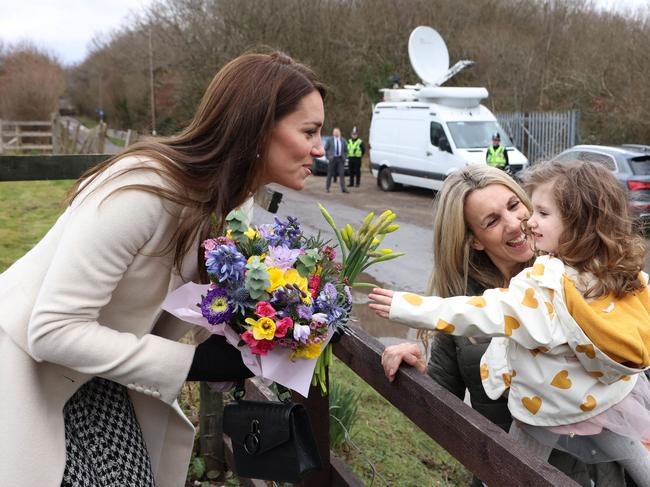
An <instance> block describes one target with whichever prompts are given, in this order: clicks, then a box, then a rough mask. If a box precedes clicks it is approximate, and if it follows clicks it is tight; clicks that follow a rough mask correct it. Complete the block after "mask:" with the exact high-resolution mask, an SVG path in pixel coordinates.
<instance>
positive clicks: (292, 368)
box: [161, 282, 332, 397]
mask: <svg viewBox="0 0 650 487" xmlns="http://www.w3.org/2000/svg"><path fill="white" fill-rule="evenodd" d="M209 287H210V285H209V284H196V283H194V282H188V283H187V284H184V285H183V286H181V287H179V288H178V289H176V290H175V291H172V292H171V293H170V294H168V295H167V297H166V298H165V300H164V301H163V303H162V306H161V307H162V309H164V310H165V311H167V312H169V313H171V314H172V315H174V316H176V317H177V318H179V319H181V320H183V321H187V322H188V323H192V324H194V325H199V326H202V327H204V328H208V329H209V330H210V331H211V332H212V333H213V334H216V335H225V337H226V340H228V343H230V344H231V345H232V346H234V347H236V348H237V349H238V350H239V351H240V352H241V354H242V359H243V361H244V364H245V365H246V367H248V368H249V369H250V371H251V372H252V373H253V374H255V375H256V376H257V377H261V378H262V379H264V380H266V381H267V382H268V381H272V382H277V383H278V384H282V385H283V386H284V387H286V388H288V389H291V390H294V391H296V392H298V393H299V394H300V395H302V396H303V397H307V395H308V394H309V387H310V385H311V379H312V377H313V375H314V369H315V368H316V360H317V359H315V358H313V359H297V360H295V361H292V360H291V359H289V354H290V351H289V350H287V349H286V348H284V347H275V348H274V349H273V350H271V351H269V353H268V354H267V355H254V354H252V353H251V352H250V350H249V349H248V348H247V347H246V346H245V345H244V346H243V347H237V344H238V343H239V341H240V338H239V335H238V334H237V333H236V332H235V331H234V330H233V329H232V328H230V327H229V326H226V324H225V323H222V324H220V325H216V326H213V325H210V324H209V323H208V320H206V319H205V318H204V317H203V315H202V314H201V309H200V308H199V307H198V306H197V302H198V301H200V299H201V295H204V294H206V293H207V292H208V289H209ZM331 337H332V333H331V332H330V333H329V334H328V336H327V339H326V340H325V341H324V342H323V347H325V346H326V345H327V344H328V343H329V340H330V338H331ZM213 387H214V388H216V389H221V390H227V389H229V388H231V387H232V383H230V382H219V383H215V384H214V386H213Z"/></svg>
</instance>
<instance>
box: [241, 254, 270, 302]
mask: <svg viewBox="0 0 650 487" xmlns="http://www.w3.org/2000/svg"><path fill="white" fill-rule="evenodd" d="M246 270H247V271H248V272H246V280H245V281H244V286H245V287H246V290H247V291H248V292H249V294H250V297H251V298H253V299H254V300H256V301H259V300H263V299H268V297H269V294H268V293H267V292H266V289H267V288H268V287H269V286H270V285H271V282H270V281H269V273H268V271H267V266H266V264H265V263H264V262H262V261H261V260H260V258H259V256H257V255H256V256H253V257H251V259H250V261H249V262H248V264H246Z"/></svg>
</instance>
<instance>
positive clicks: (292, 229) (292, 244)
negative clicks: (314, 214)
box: [268, 216, 302, 249]
mask: <svg viewBox="0 0 650 487" xmlns="http://www.w3.org/2000/svg"><path fill="white" fill-rule="evenodd" d="M272 228H273V234H272V235H269V237H268V241H269V245H272V246H275V247H280V246H284V247H289V248H291V249H297V248H300V237H301V235H302V231H301V230H300V223H298V219H297V218H294V217H292V216H288V217H287V221H286V222H283V221H281V220H280V219H278V218H277V217H276V218H275V223H274V224H273V225H272Z"/></svg>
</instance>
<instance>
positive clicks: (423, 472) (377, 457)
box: [0, 181, 470, 487]
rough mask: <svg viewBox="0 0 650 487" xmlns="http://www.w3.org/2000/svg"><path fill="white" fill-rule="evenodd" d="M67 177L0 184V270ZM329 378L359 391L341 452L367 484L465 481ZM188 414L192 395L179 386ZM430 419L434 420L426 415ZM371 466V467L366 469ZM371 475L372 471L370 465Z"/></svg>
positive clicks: (407, 427) (407, 428)
mask: <svg viewBox="0 0 650 487" xmlns="http://www.w3.org/2000/svg"><path fill="white" fill-rule="evenodd" d="M71 184H72V181H38V182H17V183H14V182H10V183H8V182H5V183H0V272H1V271H3V270H4V269H6V268H7V267H8V266H9V265H11V263H12V262H14V261H15V260H16V259H18V258H19V257H20V256H22V255H23V254H24V253H25V252H27V251H28V250H29V249H30V248H31V247H32V246H33V245H34V244H35V243H36V242H38V240H39V239H40V238H41V237H42V236H43V235H44V234H45V233H46V232H47V230H48V228H49V227H50V226H51V225H52V224H53V223H54V221H55V220H56V218H57V216H58V215H59V214H60V213H61V211H62V207H61V201H62V200H63V197H64V195H65V193H66V191H67V190H68V188H69V187H70V186H71ZM331 380H332V381H336V382H340V383H342V384H345V386H346V387H349V388H350V389H352V390H353V391H354V392H355V393H360V395H361V398H360V403H359V404H360V406H359V416H358V419H357V422H356V424H355V426H354V428H353V429H352V432H351V435H352V442H353V443H354V445H355V446H351V445H346V446H344V448H343V451H342V452H341V455H342V456H343V457H344V458H345V460H346V462H347V463H348V464H349V465H350V466H351V468H352V470H353V471H354V472H355V473H356V474H357V475H358V476H359V477H360V478H361V479H362V480H363V481H364V482H365V483H366V484H367V485H370V484H371V483H372V485H373V486H382V485H390V486H400V487H428V486H456V485H467V484H468V483H469V479H470V476H469V474H468V473H467V471H466V470H465V469H464V468H463V467H462V466H461V465H460V464H459V463H458V462H456V461H455V460H454V459H453V458H452V457H450V456H449V455H448V454H447V453H446V452H445V451H444V450H443V449H442V448H440V447H439V446H438V445H437V444H436V443H435V442H433V441H432V440H431V439H430V438H429V437H428V436H427V435H425V434H424V433H422V432H421V431H420V430H419V429H418V428H417V427H415V426H414V425H413V424H412V423H411V422H410V421H409V420H408V419H407V418H406V417H404V416H403V415H402V413H400V412H399V411H398V410H397V409H395V408H394V407H392V406H391V405H390V404H389V403H388V402H387V401H386V400H384V399H383V398H382V397H381V396H379V394H377V393H376V392H375V391H374V390H373V389H372V388H370V387H369V386H368V385H367V384H366V383H365V382H363V381H362V380H361V379H360V378H359V377H358V376H357V375H356V374H355V373H354V372H352V371H351V370H350V369H349V368H347V367H346V366H345V365H343V364H342V363H341V362H339V361H337V360H335V362H334V366H333V368H332V371H331ZM184 390H185V391H184V394H185V399H187V400H189V401H190V402H193V403H194V404H192V405H188V406H189V407H186V409H187V410H188V412H189V413H190V415H195V414H196V411H197V410H198V405H197V404H196V401H197V400H198V394H194V393H191V388H184ZM431 420H432V421H435V418H434V417H433V416H432V418H431ZM371 465H372V467H371ZM373 468H374V469H375V470H376V472H377V474H376V475H374V481H373V472H372V469H373Z"/></svg>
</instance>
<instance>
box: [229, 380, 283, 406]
mask: <svg viewBox="0 0 650 487" xmlns="http://www.w3.org/2000/svg"><path fill="white" fill-rule="evenodd" d="M275 387H276V390H277V393H276V396H277V397H278V400H279V401H280V402H283V403H288V402H291V390H290V389H287V388H286V387H284V386H283V385H282V384H278V383H277V382H275ZM245 395H246V387H245V382H244V381H243V380H241V381H238V382H237V385H236V386H235V390H234V392H233V398H234V399H235V401H241V400H242V399H244V396H245Z"/></svg>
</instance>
